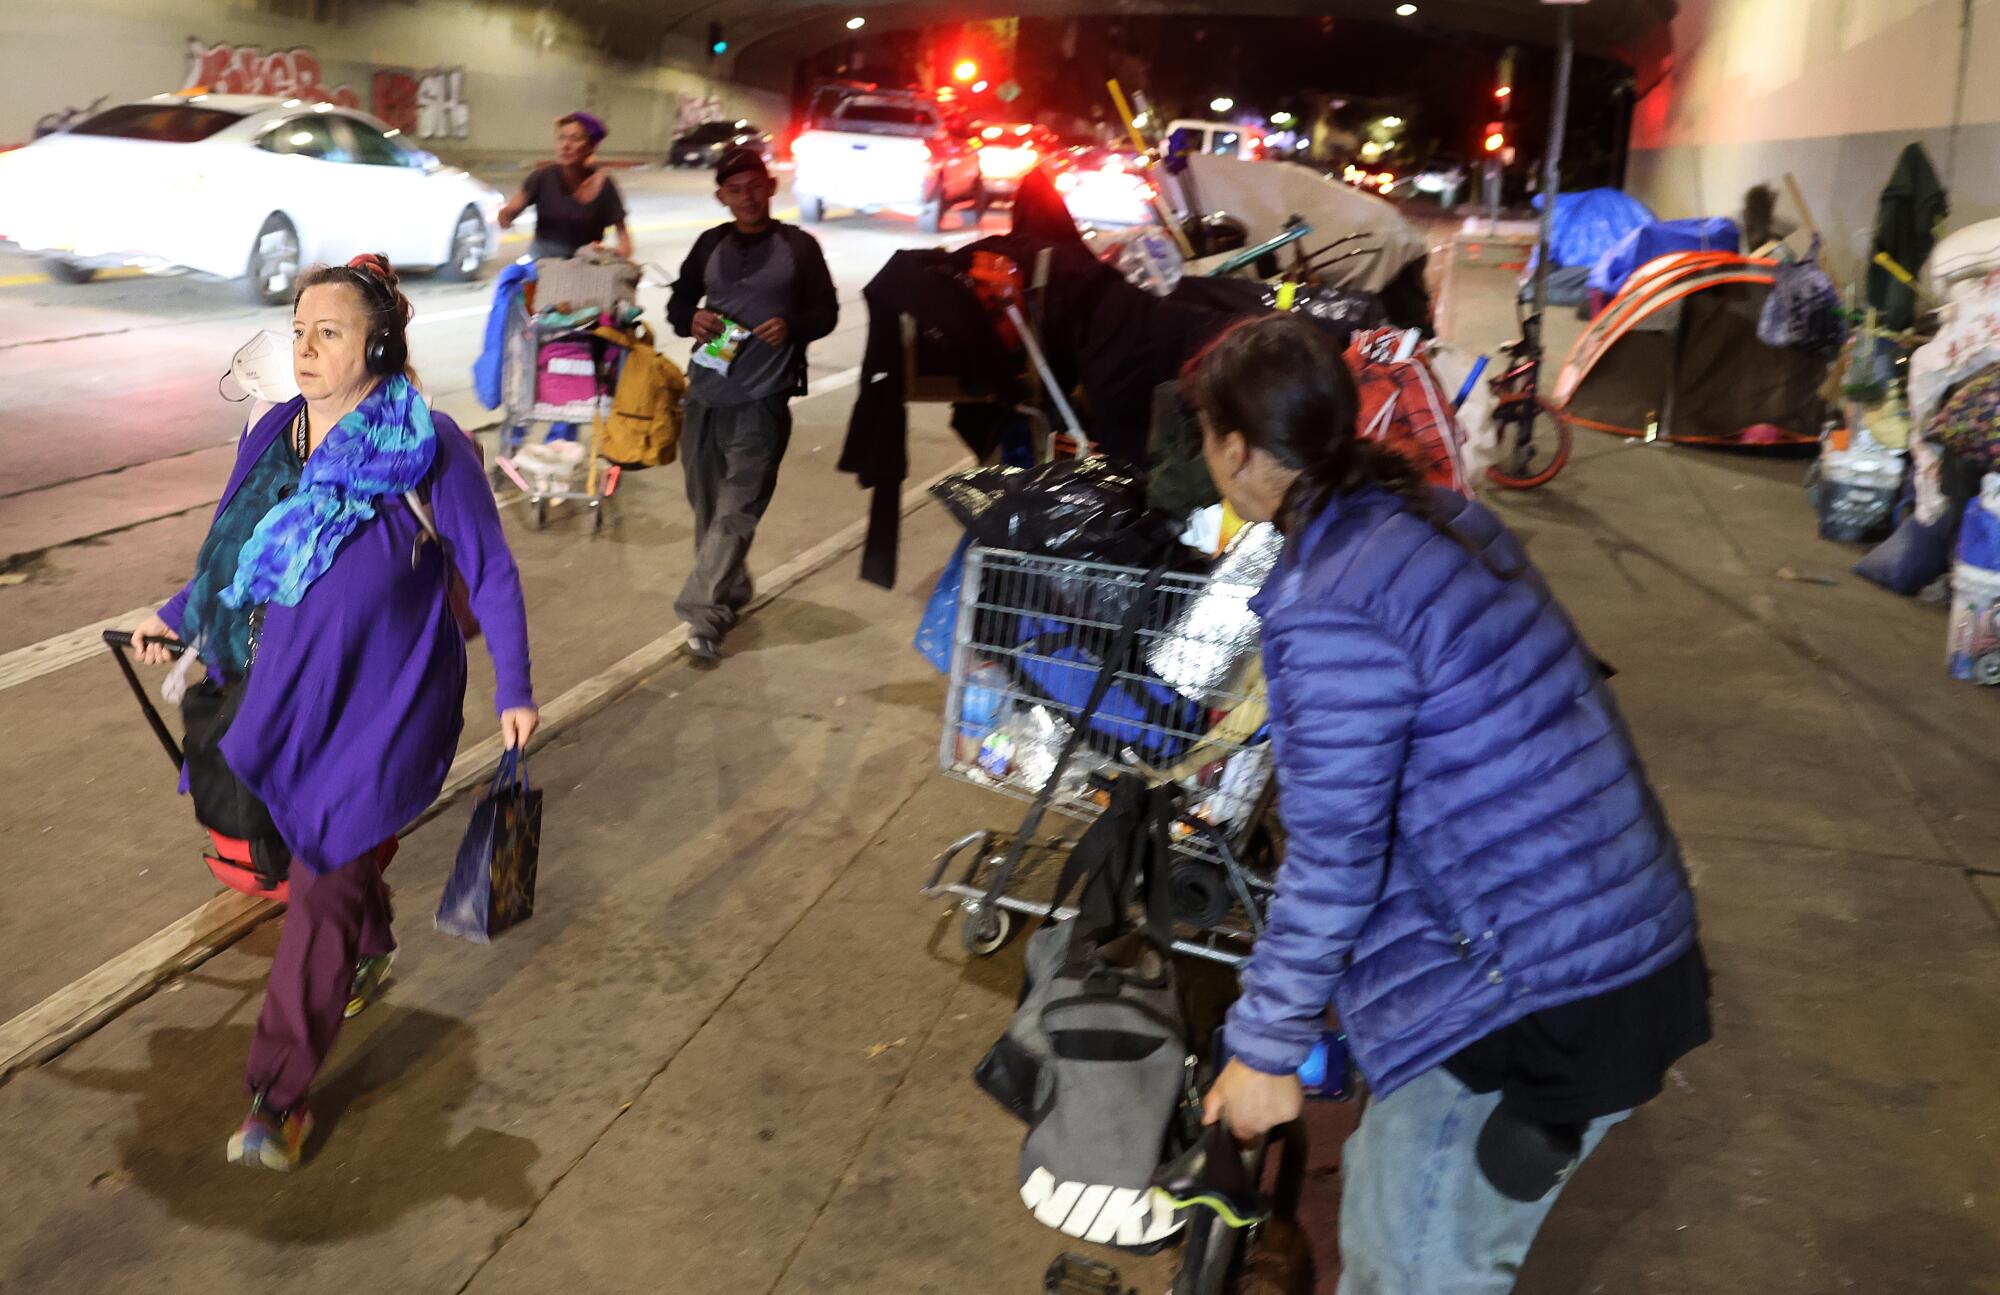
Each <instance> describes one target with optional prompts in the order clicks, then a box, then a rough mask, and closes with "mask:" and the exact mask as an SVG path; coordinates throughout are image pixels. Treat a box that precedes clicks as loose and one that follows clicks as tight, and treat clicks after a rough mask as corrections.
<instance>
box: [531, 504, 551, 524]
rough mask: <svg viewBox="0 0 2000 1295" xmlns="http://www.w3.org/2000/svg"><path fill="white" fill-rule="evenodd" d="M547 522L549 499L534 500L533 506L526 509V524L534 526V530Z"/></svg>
mask: <svg viewBox="0 0 2000 1295" xmlns="http://www.w3.org/2000/svg"><path fill="white" fill-rule="evenodd" d="M548 524H549V501H548V500H546V499H537V500H535V503H534V507H532V508H530V509H529V510H528V525H530V526H532V527H534V528H535V529H536V530H540V529H542V527H544V526H547V525H548Z"/></svg>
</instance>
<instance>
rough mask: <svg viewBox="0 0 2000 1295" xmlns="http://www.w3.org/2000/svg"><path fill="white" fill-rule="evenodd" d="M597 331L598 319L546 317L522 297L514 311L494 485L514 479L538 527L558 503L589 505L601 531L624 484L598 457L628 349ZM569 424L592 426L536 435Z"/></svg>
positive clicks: (595, 528) (506, 353)
mask: <svg viewBox="0 0 2000 1295" xmlns="http://www.w3.org/2000/svg"><path fill="white" fill-rule="evenodd" d="M595 330H596V321H595V320H592V321H591V323H590V325H589V326H588V327H579V326H576V325H556V326H551V325H547V324H544V323H541V322H540V321H538V320H537V319H536V318H535V317H534V316H533V315H531V314H529V312H528V306H527V304H526V302H525V301H524V300H523V299H521V298H520V297H516V298H515V300H514V304H513V306H512V307H511V308H510V309H509V311H508V317H507V333H506V344H505V350H504V351H503V352H502V355H503V360H502V367H501V374H502V378H501V408H500V452H499V453H498V454H497V455H495V456H494V461H493V475H494V484H495V486H499V485H500V484H501V482H502V481H503V480H505V481H511V482H512V483H513V484H514V485H515V486H516V487H517V488H518V489H519V490H520V491H521V493H522V494H523V495H525V496H526V497H527V503H528V509H529V517H530V519H531V524H532V525H533V526H534V527H535V528H536V529H537V530H539V529H541V528H542V527H543V526H545V525H547V523H548V515H549V505H550V504H551V503H574V504H581V505H583V506H584V507H585V508H586V509H588V510H589V512H590V519H591V529H592V530H593V531H598V530H602V529H603V527H604V516H605V512H604V506H605V504H606V502H607V501H608V500H610V499H611V498H612V497H613V496H614V495H615V494H616V493H617V491H618V478H619V476H620V470H619V468H618V466H617V465H616V464H605V463H603V462H601V461H600V460H599V458H598V455H597V442H598V431H599V429H600V426H601V424H602V420H603V419H605V418H607V417H609V416H610V412H611V395H612V391H613V389H614V386H615V384H616V382H617V374H618V366H619V362H620V361H621V360H622V358H623V356H624V351H623V349H622V348H621V347H619V346H618V345H617V344H616V343H614V342H611V341H608V340H606V339H605V338H603V337H601V336H598V335H597V333H596V331H595ZM552 370H553V372H552ZM552 396H555V397H559V398H550V397H552ZM562 424H568V425H570V426H573V427H576V428H578V429H585V428H587V429H589V430H588V435H589V439H588V440H587V441H585V440H579V441H563V440H540V439H538V438H536V437H535V436H534V435H533V433H534V431H535V429H537V428H542V429H547V428H551V427H555V426H558V425H562Z"/></svg>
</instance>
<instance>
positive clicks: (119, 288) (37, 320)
mask: <svg viewBox="0 0 2000 1295" xmlns="http://www.w3.org/2000/svg"><path fill="white" fill-rule="evenodd" d="M496 182H498V181H497V180H496ZM620 183H621V185H622V187H623V188H624V190H625V192H626V195H627V204H628V206H629V208H630V210H631V213H632V224H633V232H634V236H635V242H636V244H637V249H636V250H637V255H638V257H639V259H641V260H642V261H645V262H648V263H651V264H653V265H656V266H659V267H661V271H662V272H661V273H660V274H659V275H658V276H657V277H658V278H659V279H660V280H661V282H663V283H664V282H665V281H667V280H670V279H671V278H672V277H673V274H674V272H675V271H676V270H677V269H678V267H679V264H680V261H681V259H682V258H683V257H684V256H685V255H686V252H687V249H688V248H689V246H690V245H691V244H692V242H693V240H694V238H695V237H696V235H697V234H698V232H699V231H700V230H701V229H702V228H705V227H706V226H708V225H710V224H713V223H715V221H716V220H717V219H719V218H720V217H721V215H722V213H721V212H720V210H719V209H718V208H717V207H716V205H715V203H714V200H713V197H712V194H711V189H710V186H709V181H708V179H707V177H706V176H705V175H701V174H695V173H664V174H663V173H659V172H643V171H642V172H631V173H622V174H621V176H620ZM787 206H788V203H787V199H786V196H785V195H784V194H783V193H781V194H780V196H779V207H780V210H781V214H782V212H783V210H784V209H785V208H786V207H787ZM994 227H995V228H997V227H998V218H995V225H994ZM968 232H969V231H965V230H948V231H947V232H946V234H944V235H943V236H942V237H941V238H938V237H931V238H927V237H926V236H923V235H920V234H918V233H917V231H916V228H915V225H914V223H913V222H911V221H909V220H902V219H897V218H895V217H891V216H882V217H871V218H861V217H844V218H839V219H835V220H830V221H829V222H827V223H826V224H824V225H822V226H819V227H818V228H817V230H816V233H817V234H818V236H819V237H820V239H821V242H822V244H823V245H824V247H825V249H826V252H827V259H828V262H829V265H830V267H831V269H832V271H833V275H834V279H835V283H836V284H837V286H838V287H839V290H840V293H841V298H842V317H841V323H840V327H839V329H838V331H837V332H836V333H835V334H834V335H833V336H832V337H830V338H828V339H827V340H826V341H824V342H822V343H820V344H819V345H817V346H816V347H815V348H814V349H813V352H812V362H813V372H812V376H813V380H814V384H815V391H816V394H815V395H814V396H812V397H809V398H806V399H804V400H802V401H801V402H800V403H799V404H798V405H797V406H796V433H795V436H794V439H793V443H792V450H791V453H790V456H789V457H788V460H787V466H786V469H785V474H784V478H783V481H782V484H781V486H780V490H779V494H778V497H777V500H776V502H775V504H774V506H773V509H772V513H771V516H770V517H769V518H768V519H767V522H766V525H765V527H764V529H763V532H762V534H761V535H760V539H759V548H758V552H757V554H756V555H755V556H754V557H753V560H752V565H753V569H763V570H769V569H771V568H773V567H775V566H777V565H778V564H779V563H780V562H782V561H784V560H785V559H786V558H789V557H792V556H793V555H795V554H798V553H800V552H802V551H804V550H806V549H808V548H810V547H812V546H813V545H814V544H816V543H818V542H820V541H821V540H824V539H825V538H826V537H828V536H829V535H831V534H833V533H835V532H836V531H839V530H840V529H841V528H843V527H846V526H848V525H850V524H852V523H853V522H855V521H857V520H858V519H859V518H860V517H861V516H862V515H863V509H864V503H865V499H864V496H862V495H861V494H860V493H859V492H858V491H857V490H856V489H855V487H854V484H853V482H852V479H851V478H847V477H844V476H841V475H840V474H838V473H837V472H836V471H835V470H834V460H835V459H836V458H837V456H838V453H839V447H840V444H841V440H842V438H843V437H844V435H845V431H846V426H847V420H848V413H849V411H850V409H851V407H852V400H853V387H852V385H851V383H852V370H853V369H854V368H855V366H857V365H858V364H859V363H860V360H861V350H862V344H863V339H864V337H865V334H866V325H867V318H866V312H865V308H864V307H863V306H862V304H861V300H860V291H861V288H862V286H863V285H864V284H866V282H867V281H868V279H869V278H870V277H872V276H873V274H874V273H875V272H876V270H877V269H878V268H879V267H880V266H881V264H882V263H883V262H884V261H885V260H886V259H887V258H888V257H889V256H890V255H891V254H892V253H893V252H895V251H897V250H899V249H901V248H905V247H913V246H922V245H926V244H929V243H936V242H939V241H949V240H951V239H953V238H961V237H964V236H965V234H966V233H968ZM524 246H525V239H519V241H515V242H510V243H509V244H508V246H507V248H505V249H503V250H504V251H506V252H507V253H509V254H514V253H518V251H520V250H522V248H523V247H524ZM489 280H490V276H489ZM409 290H410V295H411V298H412V300H413V301H414V303H415V305H416V310H417V313H416V317H415V320H414V322H413V328H414V334H413V342H412V358H413V360H414V362H415V363H416V365H417V367H418V368H419V370H420V371H421V373H422V374H423V376H424V380H425V384H426V387H427V389H428V391H429V394H430V395H431V397H432V399H433V401H434V402H435V403H436V404H437V405H438V406H440V407H441V408H443V409H444V410H446V411H447V412H449V413H451V414H452V415H454V416H455V417H457V418H458V419H459V420H460V421H461V422H463V423H465V424H466V425H468V426H478V425H480V424H482V423H484V422H486V421H488V420H489V419H490V418H491V415H490V414H489V413H488V412H487V411H485V410H483V409H482V408H480V406H479V404H478V402H477V400H476V399H475V398H474V396H473V393H472V390H471V365H472V362H473V359H474V358H475V356H476V355H477V354H478V352H479V349H480V346H481V342H482V338H483V334H484V329H485V322H486V313H487V305H488V300H489V297H490V292H491V285H490V281H489V282H482V283H474V284H469V285H449V284H443V283H434V282H430V281H428V280H426V279H423V278H420V277H413V280H412V282H411V283H410V285H409ZM665 297H666V293H665V289H664V288H663V287H652V286H649V287H646V288H644V289H642V292H641V303H642V305H643V306H644V307H645V310H646V313H647V317H648V319H649V320H650V321H652V322H653V324H654V326H655V328H656V330H657V331H659V332H661V333H665V331H666V330H665V328H664V326H663V325H662V324H661V322H660V321H661V318H662V311H663V308H664V304H665ZM286 319H287V316H286V314H285V313H284V312H283V311H281V310H272V309H265V308H259V307H255V306H252V305H250V304H249V303H247V302H246V301H245V300H244V299H243V294H242V290H241V285H240V284H235V283H222V282H217V281H214V280H207V279H202V278H198V277H194V276H172V277H154V276H119V277H110V278H105V279H101V280H99V281H97V282H93V283H90V284H86V285H64V284H58V283H54V282H50V281H48V280H47V279H46V278H44V277H42V276H40V275H39V273H38V267H37V266H36V264H35V263H34V262H33V261H31V260H29V259H27V258H23V257H18V256H14V257H0V732H5V733H7V734H8V735H9V737H8V740H7V741H5V742H0V786H5V787H7V788H8V792H7V794H6V796H5V797H4V798H0V858H5V859H7V860H8V861H9V862H10V864H12V865H14V866H10V867H9V868H8V870H7V872H8V875H9V886H10V893H9V895H8V899H7V902H6V903H4V904H0V1021H3V1020H5V1019H7V1018H8V1017H11V1016H13V1015H14V1014H15V1013H17V1012H19V1011H21V1010H23V1009H25V1008H27V1007H29V1006H31V1005H32V1004H34V1003H35V1002H37V1001H39V1000H40V999H41V998H43V997H44V996H45V995H47V994H48V993H50V992H53V991H54V990H55V989H57V988H59V987H61V986H62V985H64V984H66V983H68V982H69V981H70V980H72V979H74V978H76V977H77V976H80V975H82V974H84V973H86V972H88V971H89V970H91V969H92V968H94V967H96V966H97V965H99V964H100V963H102V962H103V961H105V960H106V959H108V958H110V957H113V956H115V955H117V954H118V953H120V952H122V951H124V950H125V949H126V948H129V947H130V946H131V945H132V944H134V943H136V942H137V941H138V940H141V939H143V938H145V937H146V936H148V935H151V934H152V933H153V932H155V931H157V930H159V929H160V928H161V927H163V926H165V925H167V924H168V923H169V922H172V921H174V920H175V919H177V918H179V917H180V916H182V915H183V914H184V913H186V912H188V911H190V910H191V909H192V908H194V907H195V906H196V905H198V904H200V903H201V902H202V901H203V900H205V899H206V898H207V897H208V896H209V895H211V894H212V893H213V892H214V885H213V883H212V882H211V881H210V879H209V878H208V876H207V874H206V873H205V872H204V871H203V869H202V867H201V865H200V863H199V850H198V847H199V845H200V837H199V836H198V835H196V829H195V828H194V824H193V821H192V819H191V818H190V817H189V816H188V814H187V811H186V807H185V805H184V804H183V803H181V802H180V801H179V800H178V798H177V797H176V796H175V795H174V791H173V779H172V771H171V769H170V768H169V767H168V765H167V763H166V761H165V759H164V757H163V756H162V754H161V752H160V751H159V749H158V748H157V746H156V745H154V743H153V740H152V738H151V737H150V735H149V734H147V732H146V730H145V727H144V724H143V721H142V720H141V718H140V715H139V713H138V710H137V708H136V706H135V705H134V703H133V699H132V698H131V696H130V695H129V694H128V693H127V692H126V690H125V689H124V687H123V686H122V684H121V683H120V682H119V679H118V676H117V675H116V673H115V671H114V669H113V667H112V666H111V664H110V663H109V661H108V660H106V659H104V658H103V657H102V656H93V657H91V658H90V659H87V660H83V661H79V662H76V663H75V664H72V665H69V666H67V667H65V668H62V669H59V670H54V671H48V672H42V673H34V672H33V671H30V672H29V674H28V677H26V678H18V671H17V672H16V676H17V677H10V676H9V674H8V672H7V670H6V669H5V668H4V665H5V661H6V660H7V654H9V653H16V654H17V656H16V657H15V658H14V659H15V660H16V661H17V662H18V661H19V660H20V657H19V655H18V654H19V653H20V651H21V650H22V649H27V648H31V647H33V646H35V645H38V644H44V643H47V642H48V641H50V640H52V639H55V638H57V637H58V636H62V635H65V634H73V633H74V632H75V631H77V630H79V629H80V628H82V627H87V626H90V625H92V624H94V623H96V622H99V621H105V620H110V619H113V618H121V617H124V616H125V615H126V614H127V613H130V612H132V611H134V610H135V609H139V608H145V607H150V606H154V605H157V604H158V602H159V601H161V600H163V599H164V598H165V597H166V596H167V595H168V594H169V593H170V592H171V591H172V590H173V589H174V588H176V587H177V586H178V585H179V583H180V582H181V581H183V580H184V579H185V578H186V576H187V574H188V571H189V569H190V567H191V565H192V563H193V559H194V554H195V552H196V550H197V548H198V547H199V545H200V541H201V536H202V534H203V532H204V530H205V527H206V524H207V520H208V516H209V513H210V511H211V510H212V508H213V506H214V502H215V500H216V498H217V497H218V496H219V494H220V492H221V488H222V485H223V482H224V479H225V477H226V475H227V472H228V467H229V463H230V461H231V458H232V456H233V447H232V443H233V441H234V439H235V437H236V436H237V434H238V432H239V431H240V429H241V426H242V414H241V412H240V411H239V410H237V409H236V408H235V407H233V406H231V405H229V404H227V403H225V402H224V401H223V400H222V398H221V397H220V395H219V394H218V391H217V388H216V383H217V379H218V378H219V377H220V375H221V374H222V372H223V371H224V369H225V367H226V365H227V362H228V359H229V356H230V354H231V352H233V351H234V350H235V348H236V347H237V346H238V345H239V344H240V343H241V342H242V341H243V340H244V339H246V338H247V337H249V336H250V335H251V334H252V333H253V332H254V331H255V330H257V329H259V328H264V327H272V328H283V327H285V321H286ZM675 345H676V346H678V345H682V344H679V343H675ZM911 450H912V459H913V463H912V473H913V476H914V477H918V478H921V477H923V476H928V475H930V474H931V473H935V472H937V471H939V470H941V469H943V468H944V467H946V466H948V465H950V464H951V463H952V462H954V461H956V459H957V457H958V455H959V452H960V451H959V449H958V446H957V442H956V440H955V438H953V437H952V436H951V434H950V433H949V431H948V430H947V429H946V427H945V424H944V418H943V413H942V410H940V409H935V408H933V409H928V410H920V411H917V414H916V416H915V417H913V419H912V434H911ZM681 490H682V487H681V476H680V473H679V471H678V470H676V469H673V468H668V469H666V470H663V471H654V472H649V473H643V474H631V475H628V477H627V478H626V482H625V484H624V486H623V487H622V489H621V494H620V499H619V501H618V502H619V503H620V505H621V507H620V508H619V509H618V511H617V513H616V522H615V524H614V525H613V526H612V527H611V528H609V529H608V530H607V532H606V533H605V534H603V535H599V536H593V535H592V534H591V532H590V528H589V526H588V525H587V524H586V522H585V519H584V518H582V517H577V516H573V515H566V514H565V513H564V511H563V510H562V509H561V508H560V507H558V509H557V510H556V512H555V513H554V514H553V515H552V517H551V519H550V525H549V528H548V529H547V530H545V531H539V532H535V531H530V530H528V529H527V528H526V527H525V525H524V524H523V523H524V521H525V518H524V516H523V510H521V509H518V508H506V507H504V505H506V504H507V503H509V502H510V501H509V500H508V499H507V498H505V497H504V495H503V500H502V502H503V515H505V516H506V517H507V524H508V527H509V531H510V534H511V537H512V539H513V542H514V546H515V552H516V556H517V558H518V559H519V561H520V563H521V566H522V570H523V578H524V581H525V583H526V587H527V590H528V599H529V609H530V623H531V633H532V637H533V646H534V652H535V678H536V690H537V693H538V695H540V696H541V697H542V698H543V699H547V698H548V697H551V696H554V695H555V694H556V693H557V692H559V691H561V690H562V689H564V688H567V687H570V686H572V685H574V684H576V683H578V682H579V681H581V680H584V679H587V678H589V677H591V676H592V675H594V674H595V673H597V672H599V671H602V670H603V669H605V668H606V667H607V666H609V665H610V664H611V663H613V662H615V661H617V660H619V659H620V658H621V657H623V656H624V655H625V654H627V653H629V652H631V651H633V650H635V649H636V648H638V647H640V646H642V645H643V644H645V643H648V642H650V641H652V640H653V639H655V638H657V637H658V636H660V635H661V634H663V633H665V632H666V631H667V630H669V629H671V628H672V626H673V624H674V618H673V614H672V610H671V607H672V602H673V595H674V593H675V592H676V591H677V589H678V587H679V584H680V581H681V580H682V579H683V578H684V577H685V574H686V570H687V567H688V566H689V564H690V555H691V545H690V544H689V543H688V538H689V527H688V521H687V507H686V503H685V500H684V498H683V497H682V493H681ZM508 493H511V492H508ZM920 560H921V555H919V556H913V557H912V558H911V559H910V564H911V566H912V567H916V566H918V565H920ZM935 565H936V563H934V562H933V563H929V564H927V565H923V567H922V570H921V571H917V572H916V574H918V575H921V574H922V573H923V571H928V570H930V569H932V568H934V567H935ZM473 658H474V685H473V688H472V696H471V697H470V698H469V699H468V703H467V728H466V738H465V740H466V741H467V742H471V741H474V740H477V739H480V738H483V737H485V736H487V735H488V734H489V733H490V731H491V730H492V726H493V720H492V717H491V710H490V694H489V692H488V687H489V684H488V679H489V677H490V675H489V672H488V669H487V666H486V662H485V660H484V654H483V653H482V652H480V651H479V650H478V649H477V648H475V650H474V652H473Z"/></svg>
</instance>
